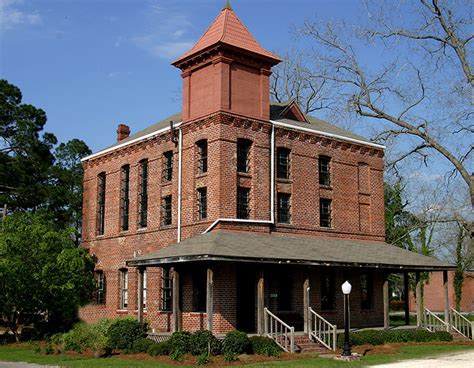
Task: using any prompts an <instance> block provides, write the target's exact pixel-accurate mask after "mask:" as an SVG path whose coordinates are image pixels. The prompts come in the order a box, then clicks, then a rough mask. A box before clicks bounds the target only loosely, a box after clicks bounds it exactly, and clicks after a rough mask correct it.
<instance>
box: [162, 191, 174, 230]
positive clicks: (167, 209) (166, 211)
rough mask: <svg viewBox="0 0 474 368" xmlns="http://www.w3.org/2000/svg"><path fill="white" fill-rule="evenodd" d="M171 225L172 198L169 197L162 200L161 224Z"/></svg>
mask: <svg viewBox="0 0 474 368" xmlns="http://www.w3.org/2000/svg"><path fill="white" fill-rule="evenodd" d="M171 223H172V215H171V196H170V195H168V196H166V197H163V198H162V199H161V224H162V225H171Z"/></svg>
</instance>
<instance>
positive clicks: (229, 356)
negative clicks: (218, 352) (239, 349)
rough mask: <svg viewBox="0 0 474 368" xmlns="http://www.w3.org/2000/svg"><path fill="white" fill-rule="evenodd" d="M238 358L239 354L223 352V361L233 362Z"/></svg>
mask: <svg viewBox="0 0 474 368" xmlns="http://www.w3.org/2000/svg"><path fill="white" fill-rule="evenodd" d="M237 360H239V356H238V355H237V354H235V353H231V352H225V353H224V361H226V362H228V363H229V362H235V361H237Z"/></svg>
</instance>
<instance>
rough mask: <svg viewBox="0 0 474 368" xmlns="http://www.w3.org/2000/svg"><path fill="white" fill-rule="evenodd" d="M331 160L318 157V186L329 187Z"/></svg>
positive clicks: (325, 157)
mask: <svg viewBox="0 0 474 368" xmlns="http://www.w3.org/2000/svg"><path fill="white" fill-rule="evenodd" d="M330 163H331V158H329V157H327V156H319V184H321V185H326V186H330V185H331V166H330Z"/></svg>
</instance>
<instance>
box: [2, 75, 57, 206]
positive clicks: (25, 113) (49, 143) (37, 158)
mask: <svg viewBox="0 0 474 368" xmlns="http://www.w3.org/2000/svg"><path fill="white" fill-rule="evenodd" d="M45 124H46V114H45V112H44V111H43V110H41V109H38V108H36V107H34V106H32V105H29V104H23V103H22V94H21V91H20V89H19V88H18V87H16V86H14V85H12V84H10V83H8V82H7V81H6V80H3V79H2V80H0V203H1V204H7V205H8V207H9V209H10V210H18V209H19V210H25V209H37V208H42V207H46V206H47V203H48V196H49V193H50V191H49V187H50V180H49V179H50V168H51V166H52V165H53V162H54V156H53V154H52V153H51V149H52V148H53V146H54V145H55V144H56V143H57V140H56V137H55V136H54V135H53V134H51V133H44V134H42V136H41V135H40V133H41V131H42V130H43V127H44V125H45Z"/></svg>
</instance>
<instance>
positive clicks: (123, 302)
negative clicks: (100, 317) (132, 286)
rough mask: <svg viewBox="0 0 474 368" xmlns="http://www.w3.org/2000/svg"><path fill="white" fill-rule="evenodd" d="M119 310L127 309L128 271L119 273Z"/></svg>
mask: <svg viewBox="0 0 474 368" xmlns="http://www.w3.org/2000/svg"><path fill="white" fill-rule="evenodd" d="M120 309H128V271H127V270H121V271H120Z"/></svg>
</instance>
